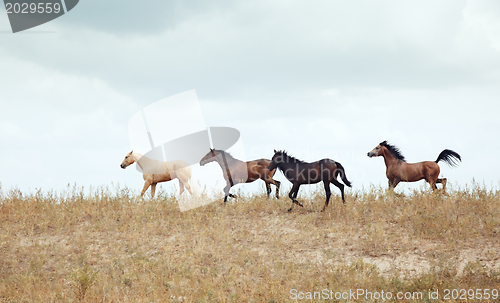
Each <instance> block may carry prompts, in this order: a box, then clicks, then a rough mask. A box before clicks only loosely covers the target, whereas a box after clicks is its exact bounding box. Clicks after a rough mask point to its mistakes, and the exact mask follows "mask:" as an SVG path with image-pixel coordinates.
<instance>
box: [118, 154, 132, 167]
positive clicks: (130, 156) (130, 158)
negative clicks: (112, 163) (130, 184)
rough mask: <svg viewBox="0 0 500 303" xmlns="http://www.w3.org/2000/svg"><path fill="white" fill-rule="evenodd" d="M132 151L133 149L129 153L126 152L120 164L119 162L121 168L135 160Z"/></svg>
mask: <svg viewBox="0 0 500 303" xmlns="http://www.w3.org/2000/svg"><path fill="white" fill-rule="evenodd" d="M133 152H134V151H131V152H130V153H128V154H127V155H126V156H125V159H123V162H122V164H120V167H121V168H123V169H125V168H126V167H127V166H129V165H130V164H133V163H134V162H135V160H134V157H133V156H132V153H133Z"/></svg>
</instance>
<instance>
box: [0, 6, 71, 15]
mask: <svg viewBox="0 0 500 303" xmlns="http://www.w3.org/2000/svg"><path fill="white" fill-rule="evenodd" d="M5 9H6V10H7V14H59V12H60V11H61V4H59V3H5Z"/></svg>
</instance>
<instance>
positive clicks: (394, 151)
mask: <svg viewBox="0 0 500 303" xmlns="http://www.w3.org/2000/svg"><path fill="white" fill-rule="evenodd" d="M379 145H380V146H385V147H386V148H387V149H388V150H389V151H390V152H391V154H392V155H393V156H394V157H396V159H398V160H400V161H403V162H406V159H405V156H403V154H402V153H401V151H400V150H399V148H397V147H396V146H394V145H392V144H389V143H387V141H384V142H380V144H379Z"/></svg>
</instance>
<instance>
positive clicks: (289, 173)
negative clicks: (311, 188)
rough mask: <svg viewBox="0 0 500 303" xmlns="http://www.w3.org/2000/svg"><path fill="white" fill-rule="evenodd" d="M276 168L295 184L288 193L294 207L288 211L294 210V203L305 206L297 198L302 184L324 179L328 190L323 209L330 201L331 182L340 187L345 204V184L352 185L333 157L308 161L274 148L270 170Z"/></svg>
mask: <svg viewBox="0 0 500 303" xmlns="http://www.w3.org/2000/svg"><path fill="white" fill-rule="evenodd" d="M276 168H278V169H279V170H281V171H282V172H283V174H284V175H285V177H286V178H287V179H288V180H289V181H290V182H292V184H293V186H292V190H290V193H289V194H288V197H289V198H290V199H292V207H290V209H289V210H288V211H291V210H292V208H293V204H294V203H295V204H297V205H299V206H302V207H303V205H302V204H301V203H299V201H297V200H296V198H297V194H298V192H299V187H300V186H301V185H302V184H315V183H318V182H320V181H323V185H324V186H325V192H326V201H325V206H323V209H322V210H321V211H324V210H325V208H326V207H327V206H328V202H329V201H330V196H331V192H330V183H333V185H335V186H337V187H338V188H339V189H340V192H341V193H342V202H343V203H344V204H345V198H344V184H345V185H347V186H349V187H351V182H349V180H347V178H346V175H345V170H344V167H343V166H342V165H341V164H340V163H339V162H335V161H333V160H331V159H322V160H319V161H316V162H312V163H307V162H304V161H301V160H299V159H296V158H294V157H292V156H290V155H288V154H287V153H286V152H285V151H276V150H274V156H273V158H272V160H271V164H269V170H274V169H276ZM338 175H340V178H341V179H342V181H343V182H344V184H342V183H340V182H339V181H338V180H337V177H338Z"/></svg>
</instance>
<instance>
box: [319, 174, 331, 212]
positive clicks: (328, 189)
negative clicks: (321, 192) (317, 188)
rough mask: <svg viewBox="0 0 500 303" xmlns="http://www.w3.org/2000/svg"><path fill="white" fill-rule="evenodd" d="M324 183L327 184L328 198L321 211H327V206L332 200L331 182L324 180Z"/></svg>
mask: <svg viewBox="0 0 500 303" xmlns="http://www.w3.org/2000/svg"><path fill="white" fill-rule="evenodd" d="M323 185H324V186H325V193H326V200H325V206H323V209H322V210H321V211H325V208H326V207H327V206H328V202H330V196H331V195H332V193H331V191H330V182H328V181H326V180H323Z"/></svg>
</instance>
